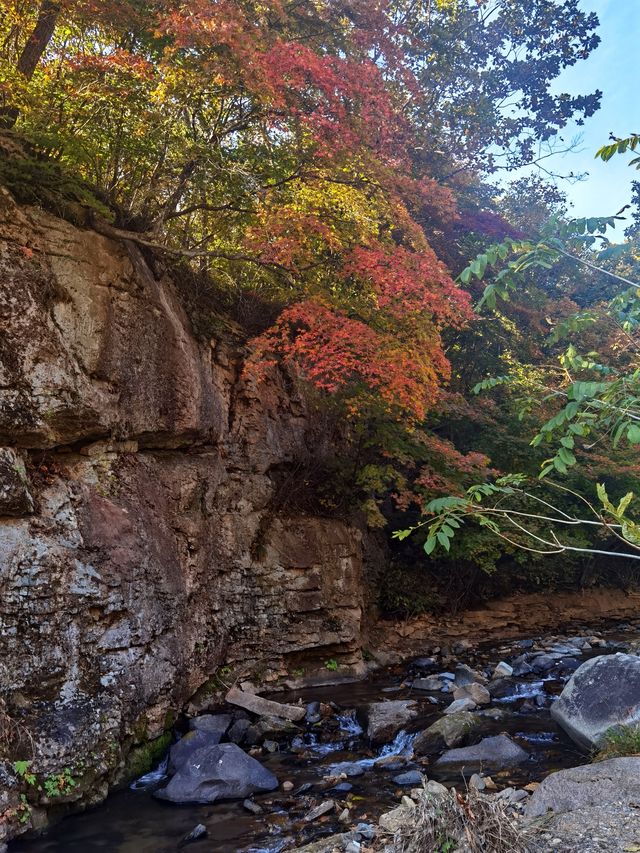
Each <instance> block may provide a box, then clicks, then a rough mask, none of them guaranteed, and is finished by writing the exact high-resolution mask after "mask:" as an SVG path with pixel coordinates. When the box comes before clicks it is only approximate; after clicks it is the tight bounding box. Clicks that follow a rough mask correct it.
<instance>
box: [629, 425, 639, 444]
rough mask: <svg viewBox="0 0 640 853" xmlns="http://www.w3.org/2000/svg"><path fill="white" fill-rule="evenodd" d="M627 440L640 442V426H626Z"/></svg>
mask: <svg viewBox="0 0 640 853" xmlns="http://www.w3.org/2000/svg"><path fill="white" fill-rule="evenodd" d="M627 440H628V441H629V444H640V426H639V425H638V424H629V426H628V427H627Z"/></svg>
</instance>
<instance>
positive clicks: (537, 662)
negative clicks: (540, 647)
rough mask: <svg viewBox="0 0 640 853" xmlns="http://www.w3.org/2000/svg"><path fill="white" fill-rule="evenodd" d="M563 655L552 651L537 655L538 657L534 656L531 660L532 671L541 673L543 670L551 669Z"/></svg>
mask: <svg viewBox="0 0 640 853" xmlns="http://www.w3.org/2000/svg"><path fill="white" fill-rule="evenodd" d="M563 657H564V655H561V654H558V653H556V652H553V653H551V654H548V655H544V654H543V655H538V657H536V658H534V659H533V660H532V661H531V668H532V669H533V671H534V672H537V673H538V674H540V675H542V674H543V673H545V672H549V670H551V669H553V668H554V666H555V665H556V664H557V663H558V661H559V660H562V658H563Z"/></svg>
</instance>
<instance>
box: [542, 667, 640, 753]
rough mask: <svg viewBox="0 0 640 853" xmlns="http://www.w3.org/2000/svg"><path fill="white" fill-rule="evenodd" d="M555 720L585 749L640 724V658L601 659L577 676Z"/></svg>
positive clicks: (561, 700)
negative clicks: (620, 728) (612, 732)
mask: <svg viewBox="0 0 640 853" xmlns="http://www.w3.org/2000/svg"><path fill="white" fill-rule="evenodd" d="M551 716H552V717H553V719H554V720H555V721H556V722H557V723H558V725H560V726H562V728H563V729H564V730H565V731H566V732H567V734H568V735H569V736H570V737H571V738H572V739H573V740H574V741H575V742H576V743H577V744H579V745H580V746H582V747H584V748H585V749H593V747H595V746H598V744H599V743H600V742H601V741H602V739H603V737H604V735H605V734H606V732H607V731H608V730H609V729H611V728H615V727H617V726H632V725H637V724H639V723H640V658H639V657H636V656H635V655H625V654H620V653H618V654H614V655H600V656H599V657H596V658H591V660H588V661H586V662H585V663H583V664H582V666H580V667H578V669H577V670H576V671H575V672H574V673H573V675H572V676H571V678H570V679H569V681H568V683H567V685H566V686H565V688H564V690H563V691H562V693H561V695H560V697H559V698H558V699H557V701H556V702H555V703H554V704H553V705H552V706H551Z"/></svg>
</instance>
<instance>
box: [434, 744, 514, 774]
mask: <svg viewBox="0 0 640 853" xmlns="http://www.w3.org/2000/svg"><path fill="white" fill-rule="evenodd" d="M528 757H529V754H528V753H527V752H525V751H524V749H522V747H521V746H518V744H517V743H515V742H514V741H512V740H511V738H510V737H509V736H508V735H495V736H494V737H486V738H483V739H482V740H481V741H480V743H477V744H476V745H475V746H465V747H462V748H461V749H449V750H447V752H445V753H443V755H441V756H440V758H439V759H438V760H437V761H436V763H435V765H434V766H435V767H437V768H438V769H439V770H454V769H457V768H460V769H461V770H462V769H464V770H468V771H469V773H470V774H471V773H475V772H478V771H479V770H506V769H507V768H508V767H516V766H517V765H518V764H522V762H523V761H526V760H527V758H528Z"/></svg>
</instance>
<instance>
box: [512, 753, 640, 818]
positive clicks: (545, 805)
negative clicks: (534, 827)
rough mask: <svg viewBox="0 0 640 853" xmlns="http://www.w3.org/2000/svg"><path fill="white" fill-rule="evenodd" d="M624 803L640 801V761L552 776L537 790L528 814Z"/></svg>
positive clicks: (604, 764)
mask: <svg viewBox="0 0 640 853" xmlns="http://www.w3.org/2000/svg"><path fill="white" fill-rule="evenodd" d="M620 801H624V802H626V804H627V805H628V804H629V803H637V802H639V801H640V758H610V759H609V760H608V761H599V762H597V763H596V764H585V765H583V766H582V767H571V768H569V769H568V770H559V771H558V772H557V773H552V774H551V775H550V776H547V778H546V779H545V780H544V781H543V782H542V783H541V785H540V787H539V788H537V789H536V790H535V791H534V793H533V796H532V797H531V799H530V800H529V802H528V803H527V807H526V809H525V814H526V815H527V817H539V816H540V815H544V814H546V813H547V812H548V811H552V812H570V811H575V810H577V809H592V808H593V809H595V808H601V807H602V806H603V805H605V804H607V803H618V802H620Z"/></svg>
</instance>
